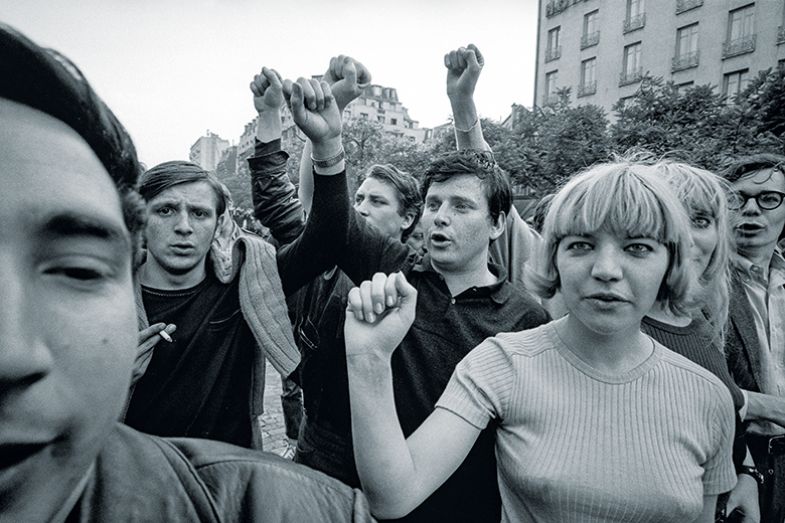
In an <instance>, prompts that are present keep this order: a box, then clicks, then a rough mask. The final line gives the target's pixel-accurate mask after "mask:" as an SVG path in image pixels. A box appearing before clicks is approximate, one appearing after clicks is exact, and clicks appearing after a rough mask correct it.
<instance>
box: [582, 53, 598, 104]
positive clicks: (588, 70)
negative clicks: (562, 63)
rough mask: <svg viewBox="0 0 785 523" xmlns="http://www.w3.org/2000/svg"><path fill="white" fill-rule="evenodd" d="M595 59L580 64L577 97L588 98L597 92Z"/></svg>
mask: <svg viewBox="0 0 785 523" xmlns="http://www.w3.org/2000/svg"><path fill="white" fill-rule="evenodd" d="M596 71H597V58H589V59H588V60H584V61H583V62H581V85H580V86H579V87H578V96H589V95H590V94H594V93H596V92H597V78H596Z"/></svg>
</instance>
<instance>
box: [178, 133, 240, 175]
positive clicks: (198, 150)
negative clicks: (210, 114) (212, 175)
mask: <svg viewBox="0 0 785 523" xmlns="http://www.w3.org/2000/svg"><path fill="white" fill-rule="evenodd" d="M229 146H230V143H229V141H228V140H224V139H223V138H221V137H220V136H218V135H217V134H215V133H211V132H210V131H209V130H208V131H207V134H205V135H204V136H202V137H200V138H199V139H198V140H196V142H194V144H193V145H192V146H191V152H190V154H189V155H188V157H189V159H190V160H191V161H192V162H193V163H195V164H197V165H199V166H200V167H201V168H202V169H204V170H206V171H215V168H216V167H217V166H218V162H219V161H220V160H221V156H222V155H223V153H224V151H225V150H226V149H228V148H229Z"/></svg>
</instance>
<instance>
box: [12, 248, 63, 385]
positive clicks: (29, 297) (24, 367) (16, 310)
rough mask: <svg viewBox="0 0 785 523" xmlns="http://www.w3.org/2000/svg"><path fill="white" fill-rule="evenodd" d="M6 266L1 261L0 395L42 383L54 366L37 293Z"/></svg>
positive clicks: (17, 272)
mask: <svg viewBox="0 0 785 523" xmlns="http://www.w3.org/2000/svg"><path fill="white" fill-rule="evenodd" d="M5 262H6V260H3V259H0V393H2V392H5V391H7V390H10V389H12V388H15V387H17V386H20V385H29V384H32V383H34V382H36V381H38V380H39V379H41V378H43V377H44V376H46V375H47V374H48V373H49V371H50V370H51V368H52V364H53V361H52V355H51V353H50V352H49V349H48V348H47V346H46V341H45V336H44V334H43V333H44V331H45V328H46V325H44V320H43V318H41V315H40V311H39V307H37V306H36V304H35V303H34V302H35V298H34V296H35V294H36V291H35V290H34V289H30V288H29V286H28V285H26V284H25V283H24V278H23V276H22V274H23V273H21V274H20V271H17V270H15V268H14V267H13V266H12V265H10V264H7V263H5ZM23 270H24V269H23ZM27 270H29V268H28V269H27ZM77 349H78V347H74V350H77Z"/></svg>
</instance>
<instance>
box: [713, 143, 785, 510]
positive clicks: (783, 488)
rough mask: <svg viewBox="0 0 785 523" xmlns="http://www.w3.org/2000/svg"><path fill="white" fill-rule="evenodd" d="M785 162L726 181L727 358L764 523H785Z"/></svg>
mask: <svg viewBox="0 0 785 523" xmlns="http://www.w3.org/2000/svg"><path fill="white" fill-rule="evenodd" d="M784 169H785V157H782V156H777V155H772V154H760V155H755V156H748V157H743V158H738V159H737V160H736V161H734V162H733V163H731V164H730V165H729V166H728V167H727V169H725V170H724V171H723V172H722V173H721V174H722V176H723V177H724V178H725V179H726V180H727V181H728V182H730V183H731V184H732V186H733V189H734V190H735V191H736V193H735V195H734V197H733V198H732V199H731V208H732V209H733V210H734V219H733V223H732V226H733V230H734V232H735V237H736V248H737V255H736V256H734V257H733V269H734V270H733V276H734V278H733V281H732V286H731V293H730V294H731V299H730V312H729V315H730V322H729V326H728V332H727V337H726V338H727V339H726V345H725V350H726V354H727V358H728V366H729V367H730V370H731V373H732V374H733V377H734V379H735V380H736V383H738V385H739V386H740V387H741V388H742V389H743V390H745V391H746V394H747V398H748V407H747V412H746V416H745V421H749V422H750V424H749V426H748V429H747V441H748V444H749V447H750V451H751V452H752V456H753V458H754V459H755V464H756V466H757V467H758V468H759V469H760V470H762V471H764V472H765V477H766V480H765V482H764V484H763V487H762V488H760V489H759V494H760V508H761V521H783V518H785V445H783V444H782V443H783V442H785V429H784V428H783V427H785V370H784V368H785V364H783V362H784V361H785V338H783V333H784V332H785V313H784V312H783V311H785V259H783V257H782V252H781V251H780V249H779V248H778V247H777V242H778V240H780V239H782V238H783V236H784V235H785V231H784V228H785V206H783V205H782V200H783V197H784V196H785V174H783V170H784Z"/></svg>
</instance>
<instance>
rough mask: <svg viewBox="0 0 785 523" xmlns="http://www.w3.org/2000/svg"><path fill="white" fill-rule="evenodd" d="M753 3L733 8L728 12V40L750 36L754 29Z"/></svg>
mask: <svg viewBox="0 0 785 523" xmlns="http://www.w3.org/2000/svg"><path fill="white" fill-rule="evenodd" d="M754 22H755V4H750V5H747V6H744V7H740V8H739V9H734V10H733V11H731V12H730V13H729V14H728V41H730V42H733V41H734V40H738V39H739V38H744V37H748V36H751V35H752V34H753V33H754V32H755V31H754Z"/></svg>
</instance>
